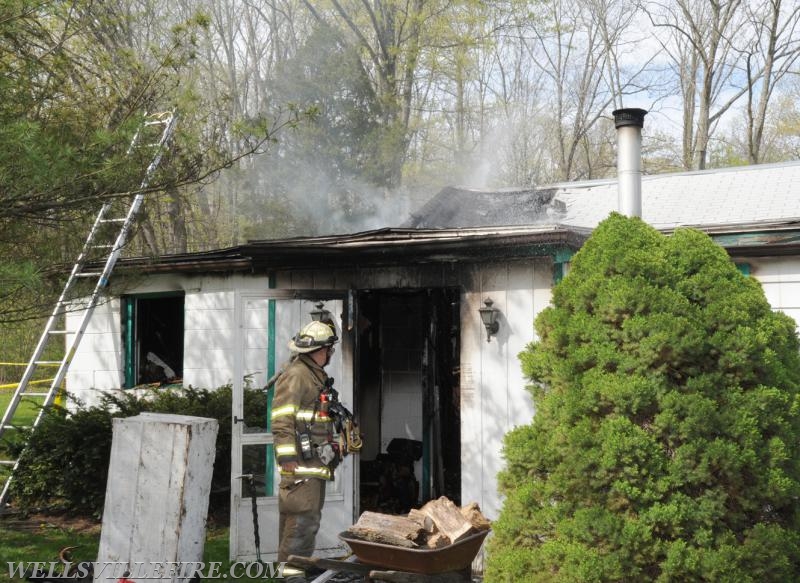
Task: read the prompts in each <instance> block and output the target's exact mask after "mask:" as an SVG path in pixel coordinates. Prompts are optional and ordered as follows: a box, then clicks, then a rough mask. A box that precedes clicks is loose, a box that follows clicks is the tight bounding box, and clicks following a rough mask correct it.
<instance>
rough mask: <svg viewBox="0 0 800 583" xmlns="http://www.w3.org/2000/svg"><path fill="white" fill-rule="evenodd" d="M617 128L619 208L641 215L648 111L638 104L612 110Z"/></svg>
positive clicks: (633, 215)
mask: <svg viewBox="0 0 800 583" xmlns="http://www.w3.org/2000/svg"><path fill="white" fill-rule="evenodd" d="M612 113H613V115H614V127H616V128H617V185H618V186H617V188H618V195H617V196H618V205H619V212H620V213H622V214H623V215H626V216H629V217H641V216H642V128H643V127H644V116H645V115H647V111H646V110H644V109H638V108H635V107H634V108H628V109H617V110H614V111H613V112H612Z"/></svg>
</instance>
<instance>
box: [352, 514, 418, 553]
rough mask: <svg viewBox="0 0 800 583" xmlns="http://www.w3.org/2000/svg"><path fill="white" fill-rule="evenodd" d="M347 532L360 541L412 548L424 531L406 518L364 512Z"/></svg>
mask: <svg viewBox="0 0 800 583" xmlns="http://www.w3.org/2000/svg"><path fill="white" fill-rule="evenodd" d="M347 532H348V533H349V534H351V535H352V536H353V538H358V539H360V540H366V541H372V542H378V543H383V544H390V545H395V546H402V547H407V548H414V547H416V546H418V545H417V543H416V541H417V540H419V539H420V536H421V535H422V534H423V533H424V532H425V529H424V528H423V527H422V526H421V525H420V524H419V523H417V522H415V521H414V520H411V519H410V518H408V517H407V516H394V515H391V514H380V513H378V512H364V513H363V514H361V516H360V517H359V518H358V522H356V523H355V524H354V525H353V526H351V527H350V528H348V529H347Z"/></svg>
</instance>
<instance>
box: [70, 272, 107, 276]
mask: <svg viewBox="0 0 800 583" xmlns="http://www.w3.org/2000/svg"><path fill="white" fill-rule="evenodd" d="M101 275H103V272H102V271H87V272H86V273H76V274H75V277H100V276H101Z"/></svg>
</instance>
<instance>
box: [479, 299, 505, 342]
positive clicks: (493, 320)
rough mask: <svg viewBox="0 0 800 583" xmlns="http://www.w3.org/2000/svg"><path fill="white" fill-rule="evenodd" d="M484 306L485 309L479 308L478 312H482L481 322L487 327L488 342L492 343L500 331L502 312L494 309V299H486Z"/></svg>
mask: <svg viewBox="0 0 800 583" xmlns="http://www.w3.org/2000/svg"><path fill="white" fill-rule="evenodd" d="M483 304H484V307H482V308H478V312H480V314H481V321H482V322H483V325H484V326H485V327H486V342H491V341H492V336H493V335H494V334H497V331H498V330H499V329H500V322H498V321H497V316H498V315H499V314H500V310H498V309H497V308H495V307H494V302H493V301H492V298H486V299H485V300H483Z"/></svg>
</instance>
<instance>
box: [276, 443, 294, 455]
mask: <svg viewBox="0 0 800 583" xmlns="http://www.w3.org/2000/svg"><path fill="white" fill-rule="evenodd" d="M275 453H277V454H278V455H293V454H296V453H297V449H295V447H294V444H291V443H289V444H286V445H276V446H275Z"/></svg>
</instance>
